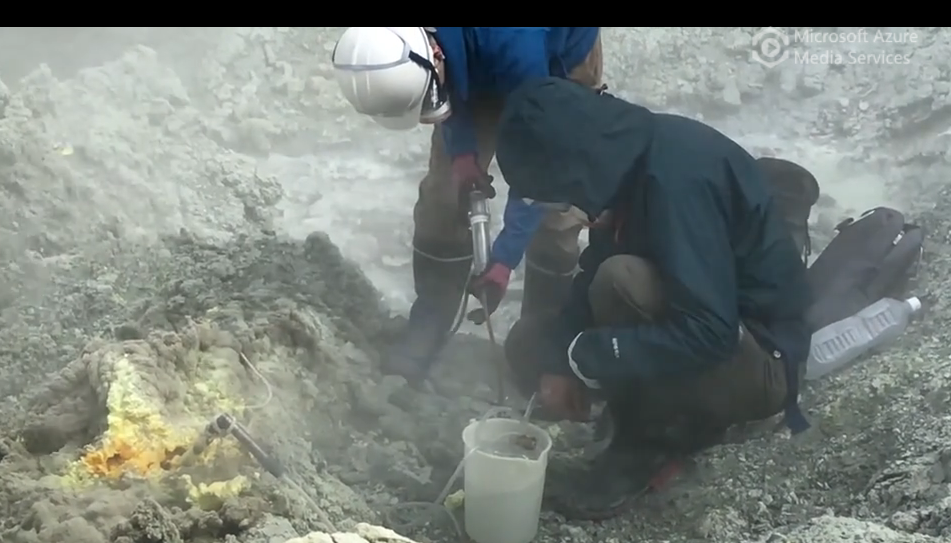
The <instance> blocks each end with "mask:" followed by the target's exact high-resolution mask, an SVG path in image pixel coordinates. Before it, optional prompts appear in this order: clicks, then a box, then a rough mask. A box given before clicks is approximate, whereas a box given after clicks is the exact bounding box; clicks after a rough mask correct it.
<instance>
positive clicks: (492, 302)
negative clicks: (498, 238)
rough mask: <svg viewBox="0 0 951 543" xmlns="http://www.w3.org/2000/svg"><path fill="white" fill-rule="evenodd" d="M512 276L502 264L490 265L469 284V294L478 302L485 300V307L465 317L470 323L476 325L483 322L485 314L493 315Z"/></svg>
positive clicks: (510, 271)
mask: <svg viewBox="0 0 951 543" xmlns="http://www.w3.org/2000/svg"><path fill="white" fill-rule="evenodd" d="M511 276H512V270H510V269H509V268H508V266H506V265H504V264H498V263H496V264H490V265H489V267H488V268H487V269H486V270H485V271H484V272H482V275H480V276H478V277H476V278H475V279H474V280H472V282H470V283H469V294H472V295H473V296H475V297H476V298H478V299H479V300H480V301H482V300H485V303H486V307H483V308H479V309H474V310H472V311H470V312H469V314H468V315H467V316H466V317H467V318H468V319H469V320H470V321H472V322H474V323H476V324H482V323H483V322H485V319H486V318H487V317H486V312H488V314H489V315H491V314H492V313H495V310H496V309H498V308H499V304H500V303H502V298H503V297H505V291H506V290H508V288H509V278H510V277H511Z"/></svg>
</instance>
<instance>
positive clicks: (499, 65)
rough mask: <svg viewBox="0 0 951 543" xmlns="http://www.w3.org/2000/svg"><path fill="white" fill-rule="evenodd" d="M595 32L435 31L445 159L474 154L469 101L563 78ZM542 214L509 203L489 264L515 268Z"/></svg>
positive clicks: (550, 29) (569, 28) (520, 28)
mask: <svg viewBox="0 0 951 543" xmlns="http://www.w3.org/2000/svg"><path fill="white" fill-rule="evenodd" d="M599 30H600V28H599V27H597V26H575V27H572V26H437V27H436V33H435V37H436V41H437V42H438V43H439V46H440V47H441V48H442V50H443V54H444V55H445V56H446V68H447V76H448V77H447V79H448V86H449V93H450V94H449V96H450V101H451V103H452V115H451V116H450V117H449V119H447V120H446V122H445V123H443V137H444V140H445V143H446V150H447V151H448V153H449V155H450V156H451V157H457V156H461V155H466V154H470V153H476V150H477V149H476V135H475V130H474V128H473V124H472V117H471V116H470V113H469V109H468V103H469V101H470V100H471V99H472V98H473V97H475V96H479V95H491V96H498V95H502V96H505V95H507V94H508V93H509V92H511V91H512V90H514V89H515V88H516V87H517V86H518V85H520V84H521V83H523V82H524V81H526V80H527V79H531V78H542V77H548V76H555V77H567V75H568V72H570V71H571V69H572V68H574V67H575V66H577V65H578V64H581V62H583V61H584V60H585V58H587V56H588V53H590V52H591V48H592V47H594V43H595V41H596V40H597V37H598V31H599ZM460 67H464V69H462V68H460ZM543 215H544V211H543V210H541V209H538V208H534V207H531V206H529V205H527V204H525V203H524V202H523V201H522V200H521V199H520V198H509V201H508V203H507V204H506V206H505V215H504V217H503V223H504V227H503V229H502V232H501V233H500V234H499V237H498V238H497V239H496V240H495V244H494V245H493V247H492V256H493V259H494V260H495V261H497V262H501V263H502V264H505V265H506V266H508V267H509V268H512V269H514V268H516V267H517V266H518V264H519V262H521V260H522V256H523V255H524V254H525V248H526V247H527V246H528V242H529V241H530V240H531V237H532V234H533V233H534V232H535V230H536V229H537V228H538V225H539V224H540V223H541V220H542V216H543Z"/></svg>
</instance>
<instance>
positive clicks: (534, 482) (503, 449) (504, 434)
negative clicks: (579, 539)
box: [462, 418, 551, 543]
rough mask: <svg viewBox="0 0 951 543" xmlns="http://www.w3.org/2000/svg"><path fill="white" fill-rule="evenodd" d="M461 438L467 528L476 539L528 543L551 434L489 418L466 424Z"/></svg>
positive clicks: (535, 523)
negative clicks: (463, 447)
mask: <svg viewBox="0 0 951 543" xmlns="http://www.w3.org/2000/svg"><path fill="white" fill-rule="evenodd" d="M462 442H463V444H464V445H465V451H466V457H465V468H464V473H465V482H464V485H463V487H464V489H465V496H466V498H465V508H466V510H465V519H466V533H467V534H469V537H471V538H472V539H473V540H474V541H475V542H476V543H529V542H530V541H531V540H532V539H534V538H535V534H536V533H537V532H538V517H539V514H540V513H541V508H542V493H543V492H544V490H545V469H546V468H547V467H548V452H549V451H550V450H551V436H550V435H549V434H548V432H546V431H545V430H543V429H541V428H539V427H538V426H535V425H534V424H530V423H528V422H523V421H520V420H513V419H502V418H494V419H486V420H483V421H474V422H471V423H469V425H468V426H466V429H465V430H463V431H462Z"/></svg>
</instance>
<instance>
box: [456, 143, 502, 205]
mask: <svg viewBox="0 0 951 543" xmlns="http://www.w3.org/2000/svg"><path fill="white" fill-rule="evenodd" d="M451 178H452V184H453V185H454V186H455V187H456V190H458V191H459V196H460V200H466V201H467V199H468V196H469V192H471V191H472V190H473V189H478V190H480V191H482V193H483V194H485V197H486V198H494V197H495V188H494V187H492V176H491V175H489V174H487V173H486V172H484V171H482V168H480V167H479V163H478V161H476V156H475V155H472V154H471V155H462V156H458V157H456V158H454V159H453V160H452V174H451ZM467 205H468V204H467Z"/></svg>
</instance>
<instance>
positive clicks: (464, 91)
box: [333, 27, 602, 379]
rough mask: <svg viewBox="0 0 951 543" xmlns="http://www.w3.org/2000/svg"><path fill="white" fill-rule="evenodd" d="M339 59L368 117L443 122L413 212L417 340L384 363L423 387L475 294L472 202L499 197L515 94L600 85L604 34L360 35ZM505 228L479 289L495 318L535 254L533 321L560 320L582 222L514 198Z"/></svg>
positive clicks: (349, 89) (350, 94)
mask: <svg viewBox="0 0 951 543" xmlns="http://www.w3.org/2000/svg"><path fill="white" fill-rule="evenodd" d="M333 62H334V67H335V72H336V76H337V80H338V83H339V84H340V87H341V90H342V91H343V94H344V96H345V97H346V98H347V100H348V101H349V102H350V103H351V104H352V105H353V106H354V108H355V109H356V110H357V111H358V112H360V113H363V114H365V115H369V116H370V117H371V118H372V119H374V120H375V121H377V122H378V123H379V124H381V125H383V126H385V127H387V128H391V129H405V128H411V127H414V126H417V125H418V124H419V123H424V124H435V127H434V129H433V133H432V142H431V147H430V154H429V168H428V172H427V173H426V176H425V177H424V178H423V179H422V181H420V184H419V199H418V200H417V202H416V207H415V209H414V211H413V218H414V226H415V231H414V234H413V276H414V281H415V286H416V295H417V299H416V301H415V302H414V303H413V307H412V309H411V311H410V317H409V330H408V332H407V333H405V334H403V335H402V336H401V341H400V343H399V345H398V346H397V347H396V348H395V349H394V350H393V352H391V353H390V355H389V356H387V357H386V358H385V359H384V364H383V370H384V371H386V372H389V373H396V374H400V375H403V376H404V377H407V378H409V379H416V378H419V377H422V376H424V375H425V374H426V372H427V371H428V369H429V367H430V365H431V364H432V362H433V360H434V359H435V357H436V356H437V355H438V353H439V350H440V349H441V347H442V345H443V343H444V341H445V339H446V337H447V335H448V332H449V330H450V328H451V326H452V323H453V319H454V317H455V315H456V312H457V311H458V308H459V305H460V301H461V299H462V296H463V295H464V291H465V289H466V285H467V281H468V277H469V270H470V266H471V262H472V243H471V239H470V234H469V228H468V223H467V220H466V212H467V210H468V206H467V196H468V192H469V191H470V190H471V189H472V188H473V187H477V188H481V189H483V190H484V191H488V192H490V193H493V194H494V191H493V190H492V188H491V186H490V185H488V184H487V180H488V176H487V174H486V169H487V167H488V165H489V162H491V160H492V157H493V155H494V154H495V143H496V128H497V124H498V119H499V114H500V112H501V110H502V105H503V101H504V99H505V96H506V95H507V94H508V93H509V92H510V91H511V90H512V89H514V88H515V87H516V86H518V85H519V84H521V83H523V82H525V81H527V80H531V79H539V78H544V77H548V76H555V77H560V78H568V79H572V80H574V81H577V82H579V83H580V84H582V85H584V86H586V87H598V86H600V85H601V74H602V62H601V42H600V37H599V28H598V27H352V28H349V29H348V30H347V31H346V32H345V33H344V35H343V36H342V37H341V38H340V40H339V41H338V42H337V45H336V48H335V50H334V53H333ZM503 220H504V227H503V230H502V232H501V233H500V234H499V236H498V238H497V239H496V240H495V243H494V245H493V247H492V255H491V259H492V262H491V264H490V266H489V267H488V269H487V271H486V272H485V273H484V274H482V276H481V277H479V278H478V279H477V280H475V281H473V282H472V283H471V285H470V291H471V292H472V293H473V294H475V295H476V296H477V297H480V298H481V297H482V296H485V298H486V299H487V305H488V306H489V307H488V308H487V309H488V310H489V311H490V312H491V311H494V310H495V309H496V308H497V307H498V305H499V303H500V301H501V299H502V297H503V295H504V294H505V291H506V289H507V287H508V282H509V277H510V274H511V272H512V270H513V269H514V268H515V267H517V266H518V265H519V263H520V262H521V260H522V256H523V255H524V254H525V253H526V250H527V258H526V272H525V294H524V299H523V302H522V314H523V315H528V314H542V313H546V312H548V313H551V312H555V311H557V309H558V308H559V307H560V305H561V301H563V300H564V298H565V297H566V296H567V292H568V290H569V288H570V283H571V275H572V272H573V271H574V268H575V265H576V263H577V258H578V234H579V233H580V231H581V228H582V220H581V217H579V216H578V215H577V212H576V211H575V212H571V211H568V212H546V211H545V210H544V209H542V208H539V207H532V206H530V205H528V204H526V203H525V202H524V201H523V200H521V199H520V198H510V199H509V201H508V203H507V205H506V207H505V214H504V217H503Z"/></svg>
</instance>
